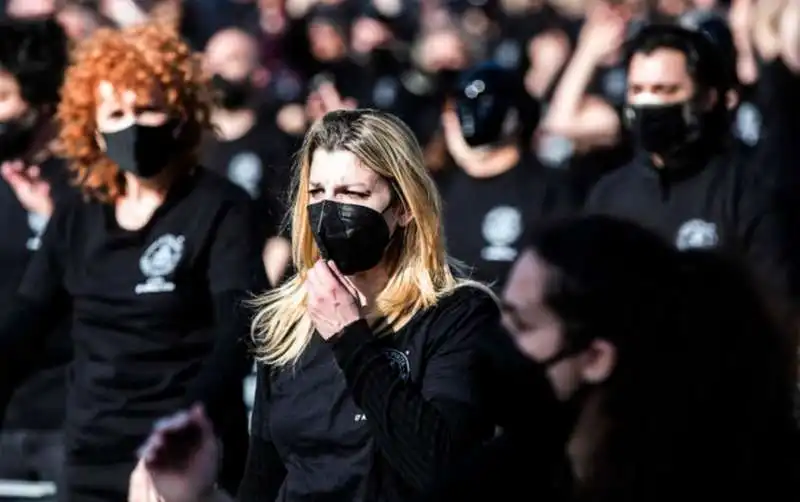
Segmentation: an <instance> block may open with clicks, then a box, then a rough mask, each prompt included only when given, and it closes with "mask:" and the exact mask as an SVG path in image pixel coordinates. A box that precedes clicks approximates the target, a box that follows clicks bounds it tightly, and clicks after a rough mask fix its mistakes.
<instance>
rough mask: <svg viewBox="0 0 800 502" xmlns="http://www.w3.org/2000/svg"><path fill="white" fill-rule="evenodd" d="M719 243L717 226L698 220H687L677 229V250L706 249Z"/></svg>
mask: <svg viewBox="0 0 800 502" xmlns="http://www.w3.org/2000/svg"><path fill="white" fill-rule="evenodd" d="M718 243H719V235H718V234H717V225H716V224H714V223H711V222H708V221H703V220H699V219H694V220H689V221H687V222H686V223H684V224H683V225H681V227H680V228H679V229H678V236H677V240H676V242H675V245H676V246H678V249H681V250H684V249H707V248H713V247H715V246H716V245H717V244H718Z"/></svg>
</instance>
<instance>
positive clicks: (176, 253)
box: [136, 234, 185, 295]
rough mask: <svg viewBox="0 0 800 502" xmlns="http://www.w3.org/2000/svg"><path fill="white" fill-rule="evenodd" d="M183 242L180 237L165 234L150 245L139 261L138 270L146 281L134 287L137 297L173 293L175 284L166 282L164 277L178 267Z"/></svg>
mask: <svg viewBox="0 0 800 502" xmlns="http://www.w3.org/2000/svg"><path fill="white" fill-rule="evenodd" d="M184 240H185V238H184V237H183V236H182V235H181V236H175V235H172V234H165V235H162V236H161V237H159V238H158V239H156V240H155V241H154V242H153V243H152V244H150V246H149V247H148V248H147V249H146V250H145V252H144V254H142V257H141V259H140V260H139V268H140V269H141V271H142V273H143V274H144V275H145V277H147V280H146V281H145V282H144V283H142V284H137V285H136V294H137V295H142V294H147V293H168V292H170V291H175V283H174V282H172V281H169V280H167V279H166V276H168V275H170V274H171V273H172V272H174V271H175V269H176V268H177V267H178V263H180V261H181V257H183V243H184Z"/></svg>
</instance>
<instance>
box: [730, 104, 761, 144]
mask: <svg viewBox="0 0 800 502" xmlns="http://www.w3.org/2000/svg"><path fill="white" fill-rule="evenodd" d="M762 122H763V121H762V118H761V112H760V111H759V110H758V107H756V105H754V104H753V103H748V102H744V103H742V104H741V105H739V109H738V110H737V111H736V120H735V121H734V127H733V130H734V134H735V135H736V137H738V138H739V139H740V140H742V142H743V143H744V144H746V145H747V146H755V145H757V144H758V141H759V140H760V139H761V124H762Z"/></svg>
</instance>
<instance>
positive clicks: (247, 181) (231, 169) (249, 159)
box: [228, 152, 264, 199]
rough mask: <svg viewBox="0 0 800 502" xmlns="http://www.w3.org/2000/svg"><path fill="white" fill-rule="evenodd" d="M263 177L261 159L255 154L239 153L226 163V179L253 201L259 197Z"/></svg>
mask: <svg viewBox="0 0 800 502" xmlns="http://www.w3.org/2000/svg"><path fill="white" fill-rule="evenodd" d="M263 176H264V167H263V165H262V164H261V159H260V158H259V156H258V155H256V154H255V153H252V152H243V153H240V154H238V155H236V156H234V157H233V158H232V159H231V161H230V162H229V163H228V179H229V180H231V182H233V183H235V184H236V185H239V186H240V187H241V188H242V189H244V191H245V192H247V193H248V194H250V197H252V198H254V199H255V198H257V197H258V196H259V195H260V192H261V188H260V186H261V178H262V177H263Z"/></svg>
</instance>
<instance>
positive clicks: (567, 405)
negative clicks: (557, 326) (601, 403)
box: [540, 345, 595, 439]
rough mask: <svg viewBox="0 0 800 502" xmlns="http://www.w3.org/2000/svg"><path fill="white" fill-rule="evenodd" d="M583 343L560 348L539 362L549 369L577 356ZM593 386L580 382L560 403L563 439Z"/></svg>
mask: <svg viewBox="0 0 800 502" xmlns="http://www.w3.org/2000/svg"><path fill="white" fill-rule="evenodd" d="M585 348H586V346H585V345H580V346H575V347H568V348H566V349H563V350H561V351H560V352H558V353H557V354H556V355H554V356H552V357H550V358H549V359H547V360H545V361H542V362H541V363H540V364H541V365H542V366H543V367H544V368H545V370H549V369H550V368H552V367H553V366H555V365H556V364H558V363H560V362H561V361H563V360H564V359H567V358H569V357H573V356H577V355H578V354H580V353H581V352H583V350H585ZM594 388H595V385H593V384H589V383H585V382H584V383H582V384H581V385H580V386H579V387H578V388H577V389H575V390H574V391H573V393H572V395H571V396H569V398H568V399H567V400H566V401H564V402H563V403H562V408H561V413H560V416H561V420H562V426H563V429H562V430H561V432H562V433H563V434H564V435H565V439H566V438H567V437H569V435H570V434H572V431H573V430H574V429H575V426H576V425H577V424H578V420H579V419H580V416H581V413H582V412H583V408H584V407H585V405H586V401H587V400H588V398H589V396H591V394H592V390H593V389H594Z"/></svg>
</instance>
